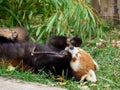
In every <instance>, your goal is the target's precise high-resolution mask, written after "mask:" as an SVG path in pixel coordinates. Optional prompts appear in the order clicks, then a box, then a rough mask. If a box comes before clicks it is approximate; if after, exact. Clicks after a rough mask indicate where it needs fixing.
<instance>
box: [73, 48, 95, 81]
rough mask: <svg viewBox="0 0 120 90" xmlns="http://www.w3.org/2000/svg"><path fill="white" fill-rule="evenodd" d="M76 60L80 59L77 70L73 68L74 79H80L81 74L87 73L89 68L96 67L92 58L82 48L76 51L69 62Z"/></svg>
mask: <svg viewBox="0 0 120 90" xmlns="http://www.w3.org/2000/svg"><path fill="white" fill-rule="evenodd" d="M78 54H80V57H78ZM77 60H79V61H80V65H79V66H80V67H79V70H77V71H74V70H73V74H74V75H75V78H76V80H80V79H81V77H82V76H84V75H85V74H88V72H89V70H95V69H96V66H95V64H94V61H93V58H92V57H91V56H90V55H89V54H88V53H87V52H86V51H84V50H82V49H80V50H79V52H78V53H76V55H75V57H73V58H72V61H71V62H72V63H74V62H75V61H77Z"/></svg>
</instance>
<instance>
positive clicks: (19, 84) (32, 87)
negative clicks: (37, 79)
mask: <svg viewBox="0 0 120 90" xmlns="http://www.w3.org/2000/svg"><path fill="white" fill-rule="evenodd" d="M0 90H65V89H62V88H57V87H52V86H47V85H43V84H40V83H31V82H25V81H21V80H16V79H8V78H4V77H0Z"/></svg>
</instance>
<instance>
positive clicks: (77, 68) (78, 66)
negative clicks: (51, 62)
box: [70, 60, 80, 71]
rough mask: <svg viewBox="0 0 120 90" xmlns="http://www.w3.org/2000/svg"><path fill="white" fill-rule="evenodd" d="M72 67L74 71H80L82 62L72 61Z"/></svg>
mask: <svg viewBox="0 0 120 90" xmlns="http://www.w3.org/2000/svg"><path fill="white" fill-rule="evenodd" d="M70 66H71V68H72V69H73V71H78V70H79V69H80V61H79V60H76V61H71V62H70Z"/></svg>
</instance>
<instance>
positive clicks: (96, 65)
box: [93, 61, 99, 70]
mask: <svg viewBox="0 0 120 90" xmlns="http://www.w3.org/2000/svg"><path fill="white" fill-rule="evenodd" d="M93 63H94V64H95V67H96V70H99V65H98V64H97V63H96V62H95V61H93Z"/></svg>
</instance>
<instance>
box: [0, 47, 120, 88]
mask: <svg viewBox="0 0 120 90" xmlns="http://www.w3.org/2000/svg"><path fill="white" fill-rule="evenodd" d="M93 48H94V45H93V46H90V45H89V46H84V47H83V49H85V50H86V51H88V52H89V53H91V55H92V56H93V58H94V59H95V61H96V62H97V63H98V64H99V66H100V70H98V71H96V75H97V82H95V83H91V82H76V81H74V80H63V81H56V80H55V79H54V76H53V75H52V74H51V73H49V74H46V73H45V72H43V71H40V73H39V74H32V73H30V72H23V71H20V72H18V71H12V72H8V71H6V69H5V68H4V67H3V68H2V69H0V75H1V76H7V77H8V78H17V79H22V80H25V81H30V82H39V83H43V84H48V85H52V86H60V87H63V88H67V89H69V90H79V89H80V87H82V86H87V87H88V88H90V90H119V88H120V54H119V53H118V52H119V49H118V48H113V47H112V46H111V45H107V46H106V47H103V48H97V49H96V51H95V52H94V53H93V51H92V50H93Z"/></svg>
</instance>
